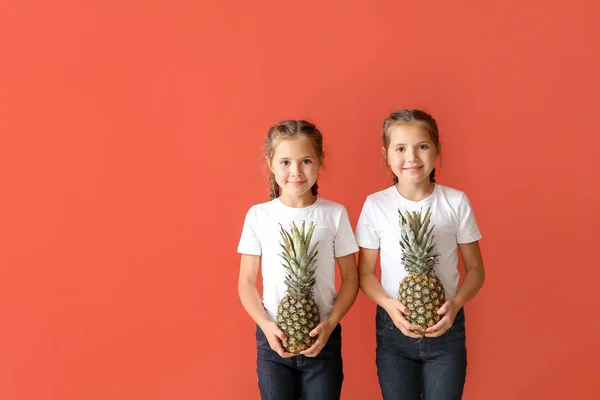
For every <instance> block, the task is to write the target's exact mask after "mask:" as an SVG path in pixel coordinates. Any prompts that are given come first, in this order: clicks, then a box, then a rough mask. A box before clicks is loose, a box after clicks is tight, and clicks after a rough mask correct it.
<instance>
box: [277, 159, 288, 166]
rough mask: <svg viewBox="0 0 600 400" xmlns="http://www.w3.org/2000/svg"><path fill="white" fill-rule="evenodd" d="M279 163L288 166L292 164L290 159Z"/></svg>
mask: <svg viewBox="0 0 600 400" xmlns="http://www.w3.org/2000/svg"><path fill="white" fill-rule="evenodd" d="M279 164H281V165H283V166H284V167H287V166H288V165H290V162H289V161H288V160H283V161H281V162H280V163H279Z"/></svg>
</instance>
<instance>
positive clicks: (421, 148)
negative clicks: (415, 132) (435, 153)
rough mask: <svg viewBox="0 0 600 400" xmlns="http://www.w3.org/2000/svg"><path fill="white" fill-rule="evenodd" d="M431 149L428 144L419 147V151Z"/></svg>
mask: <svg viewBox="0 0 600 400" xmlns="http://www.w3.org/2000/svg"><path fill="white" fill-rule="evenodd" d="M428 148H429V145H428V144H422V145H420V146H419V150H427V149H428Z"/></svg>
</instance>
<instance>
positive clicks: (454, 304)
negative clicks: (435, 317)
mask: <svg viewBox="0 0 600 400" xmlns="http://www.w3.org/2000/svg"><path fill="white" fill-rule="evenodd" d="M458 246H459V249H460V253H461V255H462V257H463V263H464V265H465V279H464V280H463V282H462V284H461V285H460V288H459V289H458V292H456V296H454V298H452V299H450V300H448V301H446V303H444V305H443V306H442V307H440V309H439V311H438V314H440V315H442V314H443V315H444V317H443V318H442V319H441V320H440V321H439V322H438V323H437V324H435V325H434V326H432V327H431V328H428V329H427V334H426V336H427V337H437V336H440V335H442V334H444V332H446V331H447V330H448V329H450V327H451V326H452V324H453V323H454V318H455V317H456V313H458V310H460V309H461V307H464V305H465V304H467V302H468V301H470V300H471V299H472V298H473V297H475V295H476V294H477V292H479V289H481V286H482V285H483V281H484V280H485V270H484V268H483V260H482V258H481V251H480V249H479V242H472V243H463V244H459V245H458Z"/></svg>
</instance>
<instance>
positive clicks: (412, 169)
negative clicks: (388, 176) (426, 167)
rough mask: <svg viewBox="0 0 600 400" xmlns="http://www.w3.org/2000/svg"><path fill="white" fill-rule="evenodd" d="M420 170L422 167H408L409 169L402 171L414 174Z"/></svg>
mask: <svg viewBox="0 0 600 400" xmlns="http://www.w3.org/2000/svg"><path fill="white" fill-rule="evenodd" d="M421 169H423V167H422V166H421V167H409V168H402V170H403V171H407V172H416V171H420V170H421Z"/></svg>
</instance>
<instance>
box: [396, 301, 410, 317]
mask: <svg viewBox="0 0 600 400" xmlns="http://www.w3.org/2000/svg"><path fill="white" fill-rule="evenodd" d="M398 310H400V312H402V314H404V315H409V314H410V309H409V308H408V307H406V306H405V305H404V304H402V303H401V302H400V301H398Z"/></svg>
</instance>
